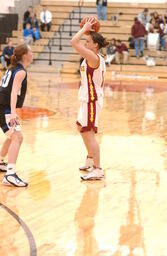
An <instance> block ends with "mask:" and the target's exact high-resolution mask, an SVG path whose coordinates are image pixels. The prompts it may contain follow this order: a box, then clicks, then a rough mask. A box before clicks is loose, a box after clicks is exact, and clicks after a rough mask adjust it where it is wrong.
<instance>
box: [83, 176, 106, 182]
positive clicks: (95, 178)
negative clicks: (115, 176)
mask: <svg viewBox="0 0 167 256" xmlns="http://www.w3.org/2000/svg"><path fill="white" fill-rule="evenodd" d="M103 178H104V175H103V176H101V177H92V178H88V179H85V178H84V177H83V176H81V179H82V180H85V181H87V180H101V179H103Z"/></svg>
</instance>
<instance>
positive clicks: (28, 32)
mask: <svg viewBox="0 0 167 256" xmlns="http://www.w3.org/2000/svg"><path fill="white" fill-rule="evenodd" d="M23 35H24V40H25V43H26V44H30V45H32V44H33V30H32V29H31V24H30V23H27V24H26V28H25V29H24V33H23Z"/></svg>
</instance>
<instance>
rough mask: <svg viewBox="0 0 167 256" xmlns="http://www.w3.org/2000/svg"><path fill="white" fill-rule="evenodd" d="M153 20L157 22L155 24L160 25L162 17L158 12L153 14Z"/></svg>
mask: <svg viewBox="0 0 167 256" xmlns="http://www.w3.org/2000/svg"><path fill="white" fill-rule="evenodd" d="M153 19H154V20H155V23H158V24H159V23H160V16H159V14H158V12H153Z"/></svg>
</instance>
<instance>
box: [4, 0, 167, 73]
mask: <svg viewBox="0 0 167 256" xmlns="http://www.w3.org/2000/svg"><path fill="white" fill-rule="evenodd" d="M42 6H47V7H48V9H49V10H50V11H51V12H52V14H53V21H52V26H51V31H50V32H41V36H42V39H40V40H38V41H36V42H35V44H34V45H33V46H32V51H33V53H34V57H35V59H38V57H39V54H40V53H42V52H43V51H44V47H45V46H46V45H48V43H49V39H50V38H54V35H55V32H57V31H58V28H59V26H60V25H61V24H63V23H64V22H65V21H67V20H68V19H69V15H70V13H71V12H72V11H73V10H74V9H75V10H76V9H77V8H78V1H57V0H41V5H40V6H35V12H36V13H37V18H38V19H39V15H40V11H41V10H42ZM146 7H147V8H149V10H150V12H153V11H155V10H156V11H158V13H160V14H163V13H164V12H165V10H166V9H167V4H149V6H148V4H141V3H140V4H137V3H134V4H127V3H126V4H125V3H109V4H108V7H107V17H108V20H107V21H101V32H102V34H103V35H104V36H105V37H107V38H108V39H111V38H115V39H120V40H122V41H123V42H125V43H126V45H128V38H129V36H130V34H131V26H132V24H133V19H134V17H135V16H137V14H138V13H139V12H141V11H142V10H143V9H144V8H146ZM91 14H93V15H96V6H95V3H94V2H83V8H82V13H81V17H84V16H87V15H91ZM112 15H117V17H118V22H117V24H113V23H112V21H111V17H112ZM78 18H79V14H78V11H77V12H76V13H75V15H74V19H73V27H72V31H73V33H75V32H76V31H78V28H79V23H78ZM68 26H69V24H68ZM68 29H69V27H68ZM22 33H23V31H22V24H19V26H18V30H17V31H16V30H15V31H13V33H12V41H13V43H14V45H16V44H17V43H18V42H19V40H20V38H21V37H22ZM68 34H69V30H67V31H66V30H65V31H64V32H63V37H62V44H63V50H62V51H60V53H59V54H61V55H62V56H63V55H64V57H65V58H64V59H66V61H65V60H64V61H65V62H64V63H63V66H62V69H61V74H62V75H63V76H64V77H66V76H70V75H71V76H72V77H74V76H76V77H77V76H78V69H79V59H80V56H79V55H78V54H77V53H75V52H74V51H71V50H69V49H70V47H71V46H70V43H69V42H70V40H69V37H68ZM55 40H56V43H55V49H56V50H55V51H59V50H58V49H59V40H58V39H57V38H56V39H55ZM3 48H4V45H1V50H2V49H3ZM129 53H130V57H129V60H128V65H116V64H112V65H111V66H110V67H107V77H110V76H111V73H112V71H113V72H117V73H118V72H120V74H136V75H138V74H140V75H146V74H152V73H154V74H155V76H158V77H161V78H162V77H164V78H165V77H167V76H166V74H165V71H164V70H165V68H166V64H167V63H166V62H167V59H166V58H167V56H166V52H165V51H149V50H145V51H144V55H146V56H150V57H154V58H155V62H156V66H155V67H147V66H146V61H145V59H144V58H140V59H137V58H136V57H135V51H134V50H131V49H130V50H129ZM55 61H56V60H55Z"/></svg>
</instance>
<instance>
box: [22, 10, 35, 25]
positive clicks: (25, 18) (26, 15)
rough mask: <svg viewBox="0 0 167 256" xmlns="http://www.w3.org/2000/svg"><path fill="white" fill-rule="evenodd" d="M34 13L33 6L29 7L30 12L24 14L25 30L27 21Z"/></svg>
mask: <svg viewBox="0 0 167 256" xmlns="http://www.w3.org/2000/svg"><path fill="white" fill-rule="evenodd" d="M32 12H33V8H32V6H29V8H28V10H27V11H26V12H25V13H24V16H23V29H25V28H26V23H27V19H28V18H29V16H30V14H31V13H32Z"/></svg>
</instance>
